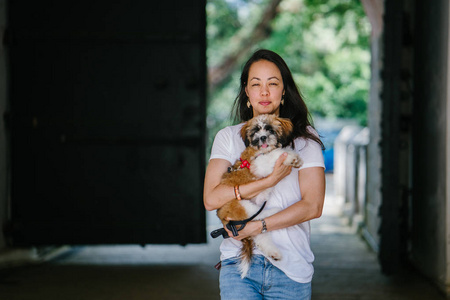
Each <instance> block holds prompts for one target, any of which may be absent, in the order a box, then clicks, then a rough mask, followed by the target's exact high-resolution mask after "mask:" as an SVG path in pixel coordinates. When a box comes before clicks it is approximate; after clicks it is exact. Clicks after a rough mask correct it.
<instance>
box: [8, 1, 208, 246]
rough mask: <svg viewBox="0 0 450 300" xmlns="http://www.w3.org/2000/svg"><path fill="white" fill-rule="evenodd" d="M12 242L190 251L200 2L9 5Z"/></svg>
mask: <svg viewBox="0 0 450 300" xmlns="http://www.w3.org/2000/svg"><path fill="white" fill-rule="evenodd" d="M9 27H10V28H9V34H10V35H9V41H8V49H9V54H10V59H9V62H10V83H11V84H10V104H11V111H12V143H11V145H12V151H11V152H12V193H11V195H12V225H13V226H12V228H13V231H12V232H13V242H14V244H16V245H44V244H101V243H138V244H147V243H177V244H186V243H200V242H205V240H206V228H205V227H206V226H205V213H204V208H203V202H202V188H203V187H202V184H203V175H204V164H205V162H204V161H205V158H204V148H205V142H204V141H205V138H204V136H205V102H206V101H205V88H206V83H205V81H206V79H205V78H206V77H205V72H206V58H205V48H206V44H205V3H204V0H191V1H175V0H172V1H157V2H156V1H148V0H133V1H128V0H120V1H79V0H76V1H75V0H70V1H67V0H65V1H50V0H44V1H33V0H28V1H25V0H23V1H20V0H19V1H10V3H9Z"/></svg>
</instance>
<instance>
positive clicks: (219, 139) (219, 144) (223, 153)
mask: <svg viewBox="0 0 450 300" xmlns="http://www.w3.org/2000/svg"><path fill="white" fill-rule="evenodd" d="M231 134H232V132H231V130H230V129H229V128H228V127H225V128H224V129H221V130H220V131H219V132H218V133H217V134H216V137H215V138H214V142H213V145H212V148H211V156H210V157H209V159H210V160H211V159H214V158H220V159H225V160H228V161H229V162H230V163H233V158H232V151H231V150H232V149H231V147H232V138H231Z"/></svg>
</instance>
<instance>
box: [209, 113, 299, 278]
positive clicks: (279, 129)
mask: <svg viewBox="0 0 450 300" xmlns="http://www.w3.org/2000/svg"><path fill="white" fill-rule="evenodd" d="M292 130H293V125H292V123H291V121H290V120H289V119H284V118H280V117H277V116H275V115H259V116H257V117H255V118H253V119H251V120H249V121H247V123H245V124H244V126H243V127H242V129H241V136H242V139H243V140H244V143H245V146H246V148H245V150H244V151H243V152H242V154H241V157H240V159H239V160H237V161H236V162H235V164H234V165H233V166H231V167H230V168H229V169H228V173H225V174H224V175H223V177H222V181H221V183H222V184H225V185H230V186H237V185H243V184H246V183H249V182H252V181H256V180H258V179H261V178H263V177H266V176H268V175H270V174H271V173H272V171H273V168H274V166H275V162H276V161H277V159H278V158H279V157H280V155H281V154H283V153H284V152H287V154H288V156H287V158H286V159H285V161H284V164H285V165H287V166H293V167H296V168H299V167H301V165H302V164H303V161H302V160H301V158H300V156H299V155H298V154H297V153H296V152H295V151H294V150H293V149H292V148H284V147H287V146H289V145H290V144H292V137H291V136H292ZM271 190H272V188H270V189H266V190H265V191H263V192H261V193H259V194H258V196H256V197H255V198H253V199H250V200H241V201H239V200H237V199H235V200H231V201H229V202H228V203H226V204H225V205H224V206H222V207H221V208H219V209H218V210H217V216H218V217H219V219H220V220H221V221H222V224H223V226H224V227H226V225H227V223H228V222H229V221H231V220H246V219H247V218H249V217H251V216H253V215H254V214H256V213H257V212H258V211H259V209H260V208H261V206H262V205H263V203H264V202H265V201H267V200H268V199H269V196H270V193H271ZM278 211H279V210H278V209H266V210H263V211H262V212H261V213H260V214H259V215H258V216H256V217H255V220H262V219H264V218H266V217H268V216H271V215H273V214H275V213H276V212H278ZM254 243H255V245H256V247H258V248H259V249H260V250H261V252H263V253H264V255H266V256H268V257H271V258H272V259H274V260H280V259H281V254H280V251H279V250H278V248H277V247H276V246H275V245H274V244H273V242H272V239H271V237H270V234H269V233H262V234H259V235H257V236H254V237H253V238H245V239H243V240H242V249H241V254H240V259H241V261H240V264H239V270H240V272H241V278H245V276H246V275H247V272H248V270H249V268H250V263H251V258H252V253H253V246H254Z"/></svg>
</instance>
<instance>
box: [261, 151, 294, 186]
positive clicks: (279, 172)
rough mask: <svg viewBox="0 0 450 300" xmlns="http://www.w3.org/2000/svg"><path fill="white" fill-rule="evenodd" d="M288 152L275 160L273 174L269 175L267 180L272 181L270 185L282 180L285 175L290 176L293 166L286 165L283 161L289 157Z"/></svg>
mask: <svg viewBox="0 0 450 300" xmlns="http://www.w3.org/2000/svg"><path fill="white" fill-rule="evenodd" d="M287 155H288V154H287V153H286V152H284V153H283V154H282V155H280V157H279V158H278V159H277V161H276V162H275V166H274V168H273V171H272V174H270V175H269V176H267V177H266V178H267V180H269V181H270V186H272V187H273V186H275V185H276V184H277V183H278V182H280V181H281V180H282V179H283V178H284V177H286V176H288V175H289V174H290V173H291V170H292V167H291V166H286V165H285V164H284V163H283V162H284V161H285V160H286V158H287Z"/></svg>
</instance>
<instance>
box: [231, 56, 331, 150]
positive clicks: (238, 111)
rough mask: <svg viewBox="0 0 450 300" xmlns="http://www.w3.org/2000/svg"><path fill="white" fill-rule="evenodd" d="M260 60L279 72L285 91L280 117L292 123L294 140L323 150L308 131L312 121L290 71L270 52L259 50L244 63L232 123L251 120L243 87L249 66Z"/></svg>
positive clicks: (316, 139) (317, 139) (281, 59)
mask: <svg viewBox="0 0 450 300" xmlns="http://www.w3.org/2000/svg"><path fill="white" fill-rule="evenodd" d="M260 60H267V61H270V62H272V63H274V64H275V65H276V66H277V67H278V69H279V70H280V73H281V77H282V78H283V85H284V90H285V94H284V105H280V117H282V118H289V119H290V120H291V121H292V124H293V125H294V132H293V136H294V138H297V137H303V138H307V139H311V140H313V141H316V142H317V143H319V144H320V146H321V147H322V149H324V148H325V147H324V145H323V143H322V141H321V140H320V138H319V137H317V136H316V135H314V134H312V133H311V132H309V131H308V126H311V127H313V125H312V121H310V120H311V115H310V114H309V111H308V108H307V107H306V104H305V101H304V100H303V97H302V96H301V94H300V92H299V90H298V88H297V85H296V84H295V82H294V78H292V73H291V70H289V67H288V66H287V64H286V62H285V61H284V60H283V58H281V56H279V55H278V54H277V53H275V52H273V51H270V50H266V49H261V50H258V51H256V52H255V53H253V55H252V56H251V57H250V58H249V60H248V61H247V62H246V63H245V65H244V68H243V69H242V73H241V85H240V90H239V94H238V96H237V97H236V100H235V101H234V105H233V117H234V121H235V122H246V121H248V120H250V119H251V118H253V109H252V108H248V107H247V101H248V97H247V94H246V93H245V87H246V86H247V81H248V74H249V71H250V67H251V65H252V64H253V63H255V62H257V61H260Z"/></svg>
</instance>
